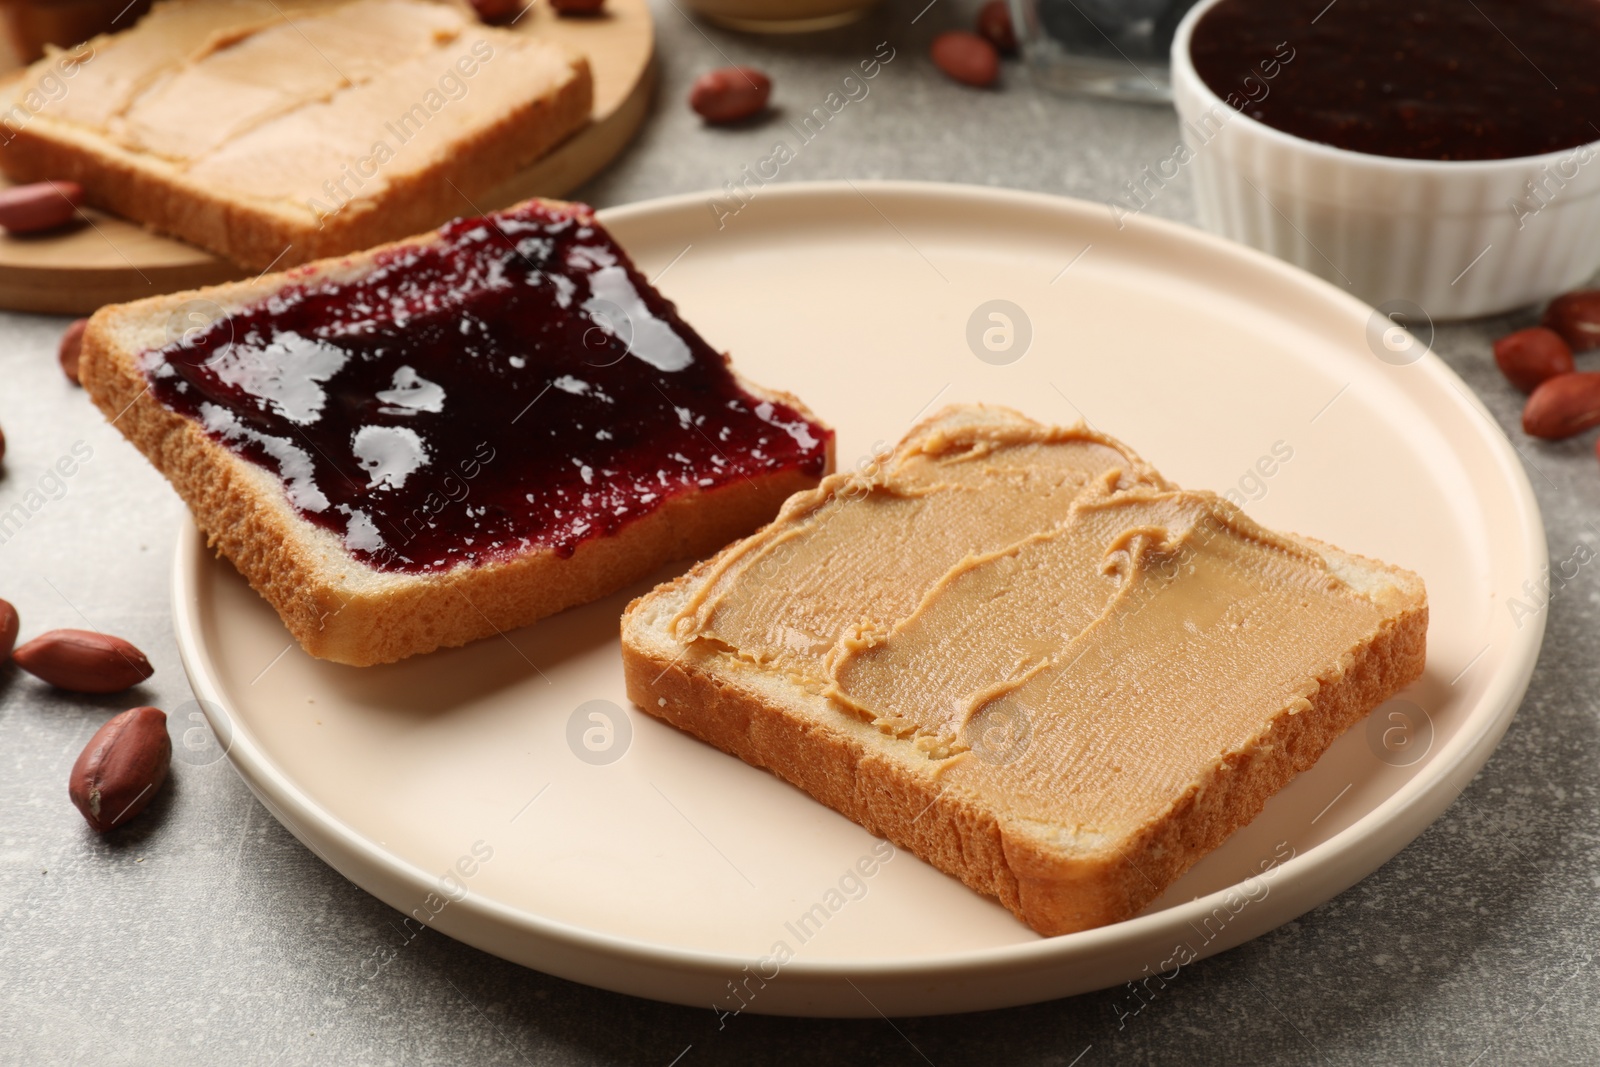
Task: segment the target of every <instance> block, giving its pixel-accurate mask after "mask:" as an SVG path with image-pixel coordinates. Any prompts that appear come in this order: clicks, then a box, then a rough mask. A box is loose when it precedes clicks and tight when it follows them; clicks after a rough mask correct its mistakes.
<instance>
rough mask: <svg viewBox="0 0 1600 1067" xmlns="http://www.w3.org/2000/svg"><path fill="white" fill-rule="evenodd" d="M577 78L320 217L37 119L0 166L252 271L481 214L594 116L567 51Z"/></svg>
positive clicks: (583, 75)
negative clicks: (67, 186)
mask: <svg viewBox="0 0 1600 1067" xmlns="http://www.w3.org/2000/svg"><path fill="white" fill-rule="evenodd" d="M572 72H573V76H572V77H571V78H570V79H568V80H567V81H566V82H565V83H564V84H562V85H561V86H560V87H559V88H558V89H557V90H556V91H555V92H554V93H553V94H551V95H547V96H545V97H542V98H540V99H537V100H530V101H523V102H521V103H519V104H517V105H516V106H514V107H512V108H509V109H508V110H507V112H506V114H505V115H504V116H503V117H502V118H501V119H500V121H498V122H496V123H494V124H493V125H491V126H489V127H487V128H485V129H483V130H480V131H478V132H477V133H476V134H475V135H474V136H471V137H463V138H461V139H460V140H459V141H458V142H457V144H456V145H455V148H454V150H453V151H452V152H450V153H448V154H447V155H445V156H443V157H442V158H439V159H436V160H434V161H433V162H432V163H431V164H430V165H429V166H427V167H425V168H423V169H421V170H418V171H417V172H415V173H412V174H407V175H404V176H399V175H397V176H396V177H395V179H394V180H393V181H391V183H390V184H389V186H388V187H387V188H386V189H385V190H384V191H383V192H382V193H381V194H380V195H378V196H365V197H361V196H358V197H356V198H355V199H354V200H352V201H351V202H350V203H349V204H348V205H346V206H345V207H344V209H343V210H339V211H335V212H332V213H330V214H328V215H326V216H324V217H323V218H322V219H320V220H318V219H317V218H316V217H314V216H313V215H312V214H311V213H310V212H309V211H308V210H306V209H305V208H304V206H303V205H292V206H291V205H287V204H276V203H274V202H272V201H268V200H262V199H257V198H253V197H251V198H244V197H239V196H234V195H230V194H228V193H227V192H226V191H224V190H219V189H216V188H213V187H212V186H209V185H207V184H206V183H204V182H199V181H195V180H193V179H190V178H188V177H187V176H186V175H185V174H184V173H183V172H182V171H180V170H178V169H176V168H175V167H173V165H172V164H170V163H167V162H165V161H162V160H159V159H155V158H152V157H150V156H147V155H144V154H142V153H138V152H132V151H129V150H127V149H125V148H122V147H121V146H119V145H117V144H115V143H114V142H112V141H110V140H108V139H107V138H104V137H101V136H99V135H98V134H95V133H93V132H92V131H87V130H81V129H78V128H75V127H72V126H68V125H66V124H64V123H59V122H52V121H50V120H49V119H48V118H46V117H44V116H39V117H37V118H35V119H34V120H33V121H32V122H30V123H28V124H27V125H25V126H21V127H20V128H18V129H16V130H14V131H8V132H9V133H10V138H9V139H8V140H6V141H5V142H4V143H3V144H0V170H4V172H5V174H6V176H7V177H9V178H10V179H11V180H13V181H17V182H32V181H47V180H68V181H75V182H77V183H79V184H80V185H82V186H83V189H84V195H85V199H86V200H87V201H88V203H90V204H93V205H94V206H95V207H99V208H102V209H104V210H107V211H110V212H112V213H113V214H116V215H120V216H122V217H123V218H127V219H132V220H133V221H135V222H139V223H141V224H143V225H144V226H146V227H148V228H150V229H152V230H155V231H157V232H160V233H165V234H170V235H171V236H174V237H179V238H181V239H183V240H185V241H188V242H190V243H191V244H194V245H198V246H199V247H201V248H204V249H206V250H208V251H211V252H214V253H216V254H217V255H220V256H222V257H224V258H226V259H228V260H230V261H231V262H233V263H235V264H237V265H239V266H240V267H243V268H246V269H248V270H252V271H262V270H267V269H269V268H271V267H274V266H277V267H289V266H295V265H298V264H303V263H309V262H312V261H314V260H319V259H324V258H327V257H329V256H337V255H342V254H344V253H347V252H353V251H356V250H358V249H363V248H369V247H371V246H372V245H375V244H378V243H379V242H383V241H393V240H395V239H397V238H402V237H404V236H406V235H408V234H413V233H418V232H420V231H423V230H426V229H427V228H429V227H430V226H437V225H438V224H439V223H441V222H444V221H445V220H447V219H450V218H454V217H456V216H459V215H476V214H479V213H480V212H481V210H488V209H493V208H499V207H503V206H504V205H501V204H484V205H482V208H481V209H480V207H479V206H478V205H476V204H474V203H473V200H475V199H476V198H478V197H479V196H482V195H485V194H487V193H489V192H491V191H492V190H493V189H494V188H495V187H497V186H498V185H500V184H501V183H502V182H504V181H506V180H507V179H509V178H510V177H511V176H512V175H513V174H515V173H516V172H517V171H518V170H520V169H522V168H523V167H525V166H527V165H528V164H530V163H532V162H533V161H534V160H536V159H538V158H540V157H542V156H544V155H546V154H547V153H548V152H550V151H551V150H552V149H553V148H555V147H556V146H557V145H558V144H560V143H561V142H562V141H565V140H566V139H567V138H569V137H571V136H572V135H573V134H575V133H576V132H578V130H580V129H581V128H582V127H583V126H584V125H586V124H587V123H588V121H589V114H590V112H591V111H592V110H593V107H594V78H593V76H592V74H591V72H590V68H589V61H588V60H587V59H586V58H584V57H582V56H573V57H572Z"/></svg>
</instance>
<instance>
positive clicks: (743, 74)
mask: <svg viewBox="0 0 1600 1067" xmlns="http://www.w3.org/2000/svg"><path fill="white" fill-rule="evenodd" d="M771 96H772V79H771V78H769V77H767V76H766V75H765V74H763V73H762V72H761V71H759V70H757V69H755V68H754V67H721V68H719V69H717V70H709V71H707V72H706V73H704V74H702V75H700V77H698V78H696V79H695V82H694V85H693V86H692V87H691V88H690V89H689V106H690V107H691V108H693V109H694V112H695V114H697V115H699V116H700V117H701V118H703V119H705V120H706V121H707V122H710V123H714V124H715V123H723V122H738V121H739V120H740V119H747V118H749V117H750V116H752V115H758V114H760V113H761V112H762V111H764V110H765V109H766V106H767V99H768V98H769V97H771Z"/></svg>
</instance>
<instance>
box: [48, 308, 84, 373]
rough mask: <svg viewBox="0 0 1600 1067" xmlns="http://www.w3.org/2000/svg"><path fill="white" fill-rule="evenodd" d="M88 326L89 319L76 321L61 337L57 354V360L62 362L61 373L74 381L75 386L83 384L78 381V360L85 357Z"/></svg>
mask: <svg viewBox="0 0 1600 1067" xmlns="http://www.w3.org/2000/svg"><path fill="white" fill-rule="evenodd" d="M88 326H89V320H88V319H77V320H75V321H74V322H73V323H72V325H70V326H68V327H67V332H66V333H64V334H62V335H61V347H60V349H59V350H57V352H56V358H57V359H58V360H60V361H61V372H62V373H63V374H65V375H66V376H67V377H68V378H71V379H72V384H73V385H82V384H83V383H82V382H80V381H79V380H78V359H79V357H80V356H82V355H83V331H84V330H85V329H87V328H88Z"/></svg>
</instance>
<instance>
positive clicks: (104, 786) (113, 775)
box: [67, 708, 172, 833]
mask: <svg viewBox="0 0 1600 1067" xmlns="http://www.w3.org/2000/svg"><path fill="white" fill-rule="evenodd" d="M171 764H172V738H170V737H168V736H167V715H166V712H164V711H161V710H160V709H159V708H129V709H128V710H127V711H125V712H123V713H122V714H120V715H118V716H116V717H115V718H113V719H112V720H111V721H110V722H108V723H106V724H105V725H104V726H102V727H100V729H98V730H96V731H95V734H94V736H93V737H91V738H89V743H88V744H87V745H85V746H84V749H83V752H81V753H80V754H79V755H78V760H77V762H76V763H74V764H73V765H72V776H71V777H70V778H69V779H68V780H67V795H68V796H70V797H71V798H72V803H73V804H74V805H75V806H76V807H77V809H78V810H79V811H80V812H82V813H83V817H84V819H85V820H87V821H88V823H89V825H90V826H91V827H92V828H93V829H95V830H97V831H99V832H100V833H105V832H106V831H107V830H110V829H112V828H113V827H117V826H121V825H122V824H123V823H125V822H127V821H128V820H129V819H132V818H133V817H134V816H135V815H138V814H139V813H140V812H141V811H143V810H144V809H145V808H147V807H149V805H150V801H151V800H152V799H154V798H155V795H156V794H157V793H158V792H160V791H161V786H162V784H163V783H164V782H166V780H167V769H168V768H169V767H170V766H171Z"/></svg>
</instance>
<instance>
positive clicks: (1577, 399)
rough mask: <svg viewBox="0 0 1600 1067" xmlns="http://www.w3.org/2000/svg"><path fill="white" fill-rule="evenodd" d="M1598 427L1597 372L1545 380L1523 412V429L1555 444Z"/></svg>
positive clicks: (1599, 396)
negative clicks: (1590, 428)
mask: <svg viewBox="0 0 1600 1067" xmlns="http://www.w3.org/2000/svg"><path fill="white" fill-rule="evenodd" d="M1591 426H1600V372H1596V371H1590V372H1588V373H1584V374H1558V375H1556V376H1555V377H1554V378H1547V379H1545V380H1544V381H1543V382H1541V383H1540V384H1539V387H1538V388H1537V389H1535V390H1534V391H1533V395H1532V396H1530V397H1528V403H1527V404H1526V405H1525V406H1524V407H1523V409H1522V428H1523V430H1524V431H1526V432H1527V433H1528V434H1530V435H1531V436H1533V437H1543V438H1545V439H1547V440H1552V441H1554V440H1558V439H1560V438H1563V437H1571V436H1572V435H1573V434H1575V433H1582V432H1583V431H1584V430H1587V429H1588V428H1589V427H1591Z"/></svg>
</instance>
